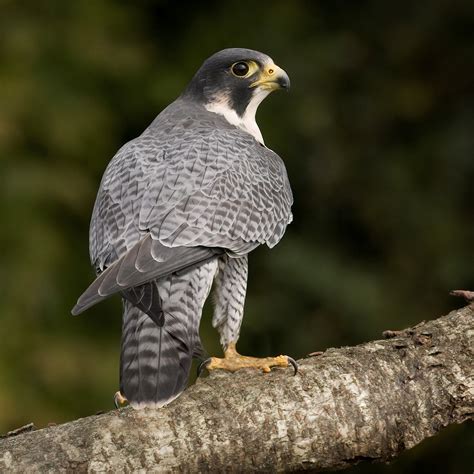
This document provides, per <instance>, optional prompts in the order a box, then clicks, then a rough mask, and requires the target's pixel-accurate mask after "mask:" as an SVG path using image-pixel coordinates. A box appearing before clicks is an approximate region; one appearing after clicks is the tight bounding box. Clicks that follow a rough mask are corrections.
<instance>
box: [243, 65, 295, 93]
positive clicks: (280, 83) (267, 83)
mask: <svg viewBox="0 0 474 474" xmlns="http://www.w3.org/2000/svg"><path fill="white" fill-rule="evenodd" d="M249 87H260V88H261V89H264V90H268V91H270V92H272V91H274V90H277V89H284V90H286V91H287V90H289V89H290V78H289V77H288V74H287V73H286V72H285V71H284V70H283V69H282V68H281V67H279V66H277V65H276V64H268V65H266V66H265V67H264V69H263V70H262V71H261V72H260V77H259V78H258V79H257V80H256V81H255V82H252V84H250V86H249Z"/></svg>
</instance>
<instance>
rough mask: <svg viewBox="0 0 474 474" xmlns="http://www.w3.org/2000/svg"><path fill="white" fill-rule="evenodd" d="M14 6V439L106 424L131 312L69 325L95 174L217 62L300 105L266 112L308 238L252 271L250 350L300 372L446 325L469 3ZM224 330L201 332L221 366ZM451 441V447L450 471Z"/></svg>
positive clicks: (468, 169) (246, 347)
mask: <svg viewBox="0 0 474 474" xmlns="http://www.w3.org/2000/svg"><path fill="white" fill-rule="evenodd" d="M1 10H2V14H1V15H0V55H1V58H2V61H1V62H0V84H1V104H2V105H1V108H0V156H1V159H2V162H1V174H0V179H1V181H0V184H1V187H0V189H1V193H2V199H1V201H0V202H1V204H2V208H1V210H2V217H3V219H2V225H1V227H0V242H1V243H2V249H3V253H2V259H1V267H0V283H1V289H2V290H1V291H2V293H1V296H2V297H1V299H0V334H1V338H2V343H1V345H0V407H1V409H0V431H6V430H7V429H11V428H13V427H16V426H19V425H21V424H23V423H26V422H29V421H34V422H35V423H36V424H38V425H40V426H44V425H46V424H47V423H48V422H62V421H65V420H70V419H74V418H77V417H78V416H83V415H87V414H91V413H94V412H96V411H98V410H106V409H109V408H110V407H111V400H112V395H113V393H114V392H115V390H116V389H117V385H118V375H117V372H118V350H119V337H120V324H121V322H120V311H121V310H120V304H119V301H117V299H113V300H112V301H108V302H106V303H104V304H101V305H99V306H97V307H95V308H93V309H91V310H90V311H88V312H87V313H86V314H84V315H83V316H81V317H78V318H73V317H71V316H70V314H69V311H70V308H71V307H72V306H73V304H74V302H75V300H76V298H77V297H78V296H79V294H80V293H81V292H82V290H83V289H84V288H85V287H86V286H87V285H88V283H89V282H90V281H91V279H92V278H93V273H92V271H91V270H90V267H89V260H88V247H87V239H88V223H89V218H90V213H91V210H92V205H93V201H94V198H95V193H96V190H97V187H98V184H99V181H100V177H101V174H102V172H103V170H104V168H105V166H106V164H107V162H108V161H109V159H110V158H111V157H112V156H113V154H114V153H115V151H116V150H117V149H118V148H119V147H120V146H121V145H122V144H123V143H124V142H125V141H127V140H129V139H132V138H133V137H135V136H137V135H138V134H140V133H141V132H142V130H143V129H144V128H145V127H146V126H147V125H148V123H149V122H150V121H151V120H152V119H153V118H154V116H155V115H156V114H157V113H158V112H159V111H160V110H161V109H162V108H164V107H165V106H166V105H167V104H168V103H169V102H170V101H172V100H173V99H174V98H175V97H176V96H177V95H178V94H179V93H180V91H181V90H182V89H183V87H184V86H185V84H186V82H187V81H188V80H189V79H190V77H191V75H192V74H193V73H194V71H195V70H196V69H197V67H198V66H199V65H200V63H201V62H202V60H203V59H205V58H206V57H207V56H209V55H210V54H211V53H213V52H215V51H217V50H219V49H222V48H224V47H230V46H239V47H249V48H253V49H258V50H261V51H264V52H266V53H268V54H270V55H271V56H272V57H273V58H274V60H275V62H276V63H277V64H279V65H281V66H282V67H284V68H285V69H286V70H287V71H288V73H289V75H290V77H291V79H292V87H293V89H292V92H291V94H290V95H285V94H275V95H274V96H272V97H271V98H269V99H268V100H266V101H265V103H264V104H263V106H262V107H261V110H260V111H259V123H260V125H261V129H262V132H263V135H264V137H265V140H266V143H267V145H269V146H270V147H271V148H273V149H275V150H276V151H277V152H278V153H279V154H280V155H281V156H282V157H283V158H284V159H285V162H286V163H287V167H288V172H289V175H290V180H291V182H292V184H293V188H294V194H295V209H294V215H295V220H294V223H293V224H292V225H291V226H290V228H289V230H288V231H287V235H286V236H285V238H284V240H283V241H282V242H281V244H280V245H279V246H278V247H277V248H275V249H274V250H272V251H269V250H268V249H264V248H262V249H258V250H257V251H256V252H255V253H254V254H253V255H252V257H251V260H250V266H251V273H250V275H251V279H250V283H249V295H248V299H247V306H246V307H247V310H246V318H245V321H244V326H243V332H242V337H241V342H240V350H241V351H242V352H245V353H251V354H255V355H264V354H265V355H268V354H270V353H282V352H283V353H289V354H291V355H293V356H295V357H300V356H303V355H304V354H306V353H308V352H312V351H315V350H320V349H324V348H326V347H328V346H337V345H347V344H355V343H359V342H362V341H364V340H368V339H373V338H377V337H379V336H380V334H381V332H382V331H383V330H384V329H387V328H400V327H405V326H407V325H410V324H414V323H416V322H418V321H420V320H421V319H423V318H431V317H433V316H436V315H439V314H442V313H443V312H445V311H447V310H448V309H450V308H452V307H453V306H454V305H455V304H457V303H456V302H454V301H452V300H449V299H448V297H447V293H448V291H449V290H450V289H453V288H458V287H459V288H471V289H472V287H474V278H473V272H472V264H473V261H474V260H473V257H474V255H473V245H472V242H473V241H474V230H473V226H472V217H473V215H472V209H473V198H474V192H473V190H474V187H473V185H472V183H473V180H474V161H473V157H472V152H473V149H474V134H473V133H472V131H473V129H474V107H473V105H474V104H473V100H472V98H473V96H474V86H473V85H474V68H473V54H472V53H473V31H474V4H473V3H472V2H471V1H469V0H464V1H463V0H457V1H448V0H445V1H440V2H423V1H422V2H412V3H409V2H394V1H389V2H377V1H375V0H371V1H362V2H343V1H340V0H337V1H313V2H311V1H302V0H301V1H292V2H288V1H274V2H270V3H269V2H246V1H244V2H242V1H237V0H233V1H230V2H217V1H215V2H207V3H202V2H199V3H196V4H195V5H193V6H190V5H189V4H182V3H181V2H176V3H171V2H170V3H167V2H165V1H151V0H142V1H139V2H112V1H111V0H100V1H95V2H86V1H78V2H63V1H60V0H50V1H48V2H14V1H3V2H2V6H1ZM210 312H211V308H210V307H209V308H208V309H207V310H206V314H205V321H204V324H203V326H204V327H203V330H202V336H203V340H204V341H205V345H206V347H207V348H208V350H209V352H210V353H214V352H216V351H218V341H217V336H216V333H215V332H214V330H213V329H212V328H211V327H210V322H209V316H210ZM463 430H464V431H463V433H464V432H465V430H466V428H463ZM457 433H459V431H458V432H456V433H454V434H452V433H451V432H450V433H448V434H447V435H445V436H444V437H443V439H444V440H445V443H447V446H452V450H453V453H451V454H448V455H447V456H448V457H449V456H450V455H451V456H454V452H456V451H457V450H459V443H460V439H461V438H462V439H464V437H460V436H459V434H457ZM471 435H472V430H471ZM466 436H467V435H466ZM449 443H453V444H451V445H450V444H449ZM454 443H456V445H454ZM433 446H435V445H433ZM456 446H458V447H456ZM437 449H438V448H436V447H434V448H433V449H432V450H431V451H430V450H429V449H428V450H426V449H425V450H424V451H423V450H421V451H418V452H420V453H421V456H422V458H421V459H424V457H426V456H433V455H434V454H433V451H434V450H437ZM423 456H424V457H423ZM443 459H444V462H445V463H446V464H445V465H446V466H457V467H459V464H455V463H454V461H452V462H451V461H449V459H447V458H446V457H444V458H443ZM453 459H454V457H453ZM457 462H459V460H458V461H457ZM465 465H466V466H467V465H468V464H467V461H466V464H465ZM404 469H405V468H404ZM453 469H454V467H453ZM377 472H378V471H377ZM387 472H388V471H387ZM390 472H394V471H393V468H392V470H391V471H390ZM405 472H406V471H405ZM445 472H446V471H445ZM453 472H454V471H453Z"/></svg>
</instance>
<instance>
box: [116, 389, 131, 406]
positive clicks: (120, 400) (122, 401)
mask: <svg viewBox="0 0 474 474" xmlns="http://www.w3.org/2000/svg"><path fill="white" fill-rule="evenodd" d="M127 403H128V400H127V399H126V398H125V397H124V396H123V395H122V394H121V393H120V390H119V391H118V392H115V395H114V405H115V408H122V407H123V406H125V405H126V404H127Z"/></svg>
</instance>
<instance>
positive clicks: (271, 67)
mask: <svg viewBox="0 0 474 474" xmlns="http://www.w3.org/2000/svg"><path fill="white" fill-rule="evenodd" d="M289 87H290V79H289V77H288V75H287V74H286V72H285V71H284V70H283V69H281V68H280V67H278V66H277V65H276V64H275V63H274V62H273V60H272V59H271V58H270V57H269V56H267V55H266V54H263V53H260V52H258V51H253V50H251V49H242V48H230V49H224V50H222V51H219V52H218V53H216V54H214V55H212V56H211V57H210V58H208V59H207V60H206V61H204V63H203V65H202V66H201V67H200V69H199V70H198V72H197V73H196V74H195V76H194V77H193V79H192V81H191V82H190V83H189V85H188V87H187V88H186V90H185V91H184V93H183V96H182V97H183V98H184V99H187V100H193V101H197V102H199V103H202V104H203V105H204V106H205V107H206V109H207V110H209V111H211V112H215V113H219V114H222V115H224V116H225V118H226V119H227V120H228V121H229V122H230V123H232V124H233V125H236V126H238V127H240V128H243V129H244V130H246V131H248V132H249V133H251V134H252V135H254V137H255V138H256V139H257V140H259V141H261V142H262V143H263V140H262V139H261V134H260V130H259V129H258V127H257V124H256V123H255V112H256V111H257V107H258V106H259V104H260V103H261V102H262V100H263V99H264V98H265V97H266V96H267V95H268V94H270V92H272V91H274V90H277V89H285V90H288V89H289Z"/></svg>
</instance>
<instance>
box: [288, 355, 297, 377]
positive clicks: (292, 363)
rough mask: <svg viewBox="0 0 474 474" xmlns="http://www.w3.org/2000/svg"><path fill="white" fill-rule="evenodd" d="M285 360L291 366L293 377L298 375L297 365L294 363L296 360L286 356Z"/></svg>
mask: <svg viewBox="0 0 474 474" xmlns="http://www.w3.org/2000/svg"><path fill="white" fill-rule="evenodd" d="M286 358H287V359H288V363H290V364H291V365H292V366H293V370H294V371H295V372H294V374H293V376H295V375H296V374H297V373H298V364H297V363H296V360H295V359H293V357H288V356H286Z"/></svg>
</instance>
